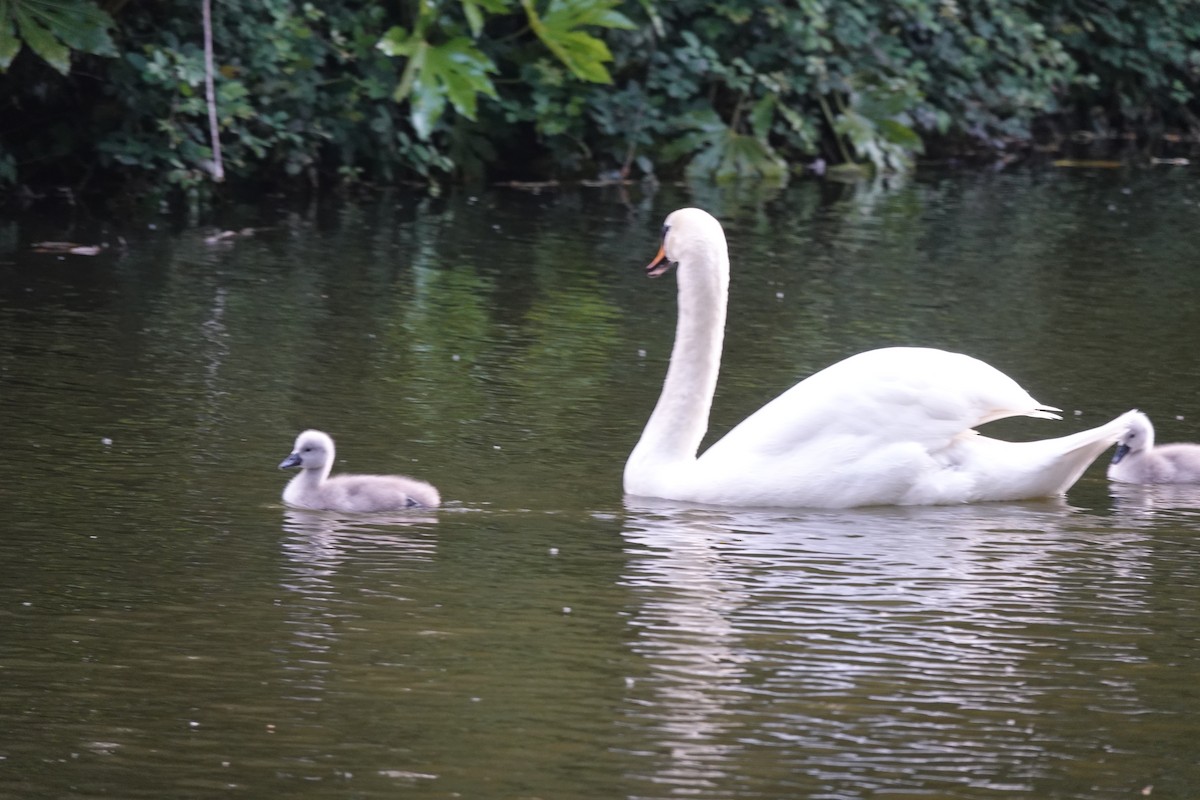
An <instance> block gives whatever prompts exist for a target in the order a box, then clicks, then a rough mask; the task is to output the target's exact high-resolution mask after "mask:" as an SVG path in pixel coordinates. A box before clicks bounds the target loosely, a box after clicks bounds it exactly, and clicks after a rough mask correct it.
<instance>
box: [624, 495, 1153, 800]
mask: <svg viewBox="0 0 1200 800" xmlns="http://www.w3.org/2000/svg"><path fill="white" fill-rule="evenodd" d="M627 511H628V518H627V522H626V525H625V531H624V537H625V540H626V543H627V551H628V553H629V555H630V559H629V562H628V566H627V568H626V570H625V574H624V576H623V583H624V584H625V585H626V586H627V587H628V588H629V589H630V590H631V591H632V592H633V593H634V595H635V597H636V600H637V611H636V613H635V615H634V618H633V619H632V622H631V624H632V628H633V636H632V639H631V642H632V645H631V646H632V648H633V650H634V651H635V653H636V654H638V655H640V656H641V657H642V660H643V664H644V667H645V673H644V674H643V676H642V677H641V678H640V679H637V680H636V681H635V682H634V685H633V688H632V689H631V698H630V699H631V702H633V703H634V704H635V710H634V711H633V712H632V713H631V716H632V717H634V718H635V719H637V720H639V722H640V724H642V725H647V726H651V727H652V728H655V729H656V730H657V734H656V736H657V738H658V740H659V741H660V742H661V743H662V745H663V747H664V750H665V751H666V752H668V753H669V757H666V758H665V759H660V760H659V762H658V763H657V764H656V766H655V769H654V772H653V774H651V775H647V776H644V777H646V778H647V779H649V780H652V781H654V782H655V783H662V784H670V785H672V786H674V787H675V789H676V790H678V791H697V790H700V791H714V790H716V789H719V788H721V787H725V788H729V786H728V785H727V783H732V782H736V781H737V780H738V777H737V776H738V774H745V771H746V770H747V769H753V770H755V771H756V772H759V773H761V770H762V769H763V768H764V766H763V765H764V764H772V765H774V766H773V767H769V768H768V769H776V770H779V771H781V772H782V773H785V774H786V780H787V781H788V782H790V783H791V784H792V785H794V786H795V787H796V790H797V791H798V792H801V793H803V792H806V791H818V790H821V791H829V790H833V789H835V788H836V787H841V788H843V789H844V788H847V787H850V786H853V787H856V789H857V790H864V789H866V788H871V787H876V788H880V789H883V788H888V789H892V790H897V789H924V790H928V789H930V788H931V787H937V786H943V788H949V787H950V786H952V785H971V786H990V787H992V788H993V789H994V788H997V787H1002V788H1005V789H1006V790H1009V791H1011V790H1017V789H1028V788H1030V786H1031V785H1032V784H1031V782H1032V780H1033V779H1034V778H1035V777H1037V774H1038V770H1039V769H1040V766H1039V765H1040V764H1042V763H1043V762H1044V759H1043V758H1042V756H1040V755H1039V754H1040V753H1042V749H1041V748H1042V747H1043V744H1044V739H1043V737H1044V736H1045V735H1046V733H1047V732H1046V731H1045V730H1043V729H1042V725H1043V724H1044V723H1043V718H1044V715H1048V714H1049V715H1052V714H1053V713H1054V709H1055V707H1056V703H1059V702H1064V703H1068V704H1070V703H1073V702H1077V701H1081V702H1093V701H1095V702H1103V703H1104V704H1105V706H1106V707H1109V708H1114V707H1115V708H1125V707H1128V708H1131V709H1132V708H1137V707H1138V698H1137V696H1136V691H1135V689H1134V688H1133V686H1132V684H1131V682H1130V680H1129V679H1127V677H1125V673H1123V672H1122V670H1121V669H1120V667H1119V665H1122V664H1123V665H1125V666H1126V667H1128V665H1130V664H1138V663H1141V662H1142V661H1143V660H1144V656H1143V655H1142V654H1141V653H1140V652H1139V650H1138V643H1137V635H1136V633H1137V631H1136V630H1130V629H1128V628H1127V627H1126V626H1127V625H1130V624H1134V623H1131V622H1130V619H1131V618H1136V616H1137V615H1139V614H1142V613H1145V612H1146V609H1147V603H1146V598H1145V597H1144V596H1143V592H1144V591H1145V589H1144V584H1145V581H1144V577H1145V576H1144V574H1143V573H1144V569H1145V564H1146V555H1147V552H1146V550H1147V548H1146V542H1145V537H1144V535H1143V534H1141V533H1137V532H1133V533H1130V532H1128V531H1121V530H1117V529H1113V528H1111V527H1109V528H1105V527H1104V526H1103V525H1104V518H1102V517H1097V516H1094V515H1090V514H1086V513H1083V512H1080V511H1079V510H1076V509H1072V508H1070V507H1069V506H1067V504H1066V503H1065V502H1063V501H1044V502H1037V503H1023V504H997V505H988V504H984V505H959V506H946V507H932V508H931V507H919V508H913V507H903V508H897V507H887V508H873V509H860V510H854V511H790V512H789V511H779V510H771V511H734V510H729V509H716V508H709V509H703V508H702V509H697V508H694V507H692V508H687V507H683V506H678V505H674V504H671V503H669V502H652V501H651V502H648V501H645V500H641V499H639V500H638V501H636V503H634V502H632V501H627ZM1101 586H1103V587H1104V591H1103V593H1100V594H1098V593H1097V590H1098V588H1099V587H1101ZM1114 614H1116V615H1118V616H1119V617H1120V618H1121V619H1120V621H1119V622H1113V621H1111V620H1112V616H1113V615H1114ZM1105 620H1109V622H1106V621H1105ZM1106 626H1107V627H1106ZM1081 630H1082V631H1084V632H1083V633H1082V634H1081V633H1080V632H1081ZM1078 659H1083V660H1085V661H1086V662H1089V663H1090V662H1091V661H1093V660H1100V661H1102V662H1105V663H1107V664H1112V665H1118V666H1114V667H1113V668H1111V669H1105V668H1101V669H1100V671H1101V672H1103V673H1105V674H1104V675H1103V680H1101V681H1097V680H1096V679H1095V676H1094V675H1091V676H1089V677H1086V678H1084V679H1080V678H1079V675H1078V672H1079V669H1080V665H1079V664H1076V663H1074V662H1075V661H1076V660H1078ZM1093 671H1095V670H1093ZM1101 685H1102V688H1103V698H1100V697H1098V696H1097V697H1092V695H1093V694H1095V693H1096V692H1097V691H1098V690H1099V688H1100V686H1101ZM1088 746H1089V747H1090V746H1091V745H1088ZM751 764H752V765H753V766H750V765H751ZM780 779H781V780H783V779H785V778H783V777H781V778H780Z"/></svg>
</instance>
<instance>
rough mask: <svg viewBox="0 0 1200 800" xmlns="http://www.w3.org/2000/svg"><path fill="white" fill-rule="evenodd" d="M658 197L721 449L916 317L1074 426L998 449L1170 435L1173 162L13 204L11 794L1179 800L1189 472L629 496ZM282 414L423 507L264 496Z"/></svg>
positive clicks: (9, 331) (2, 313)
mask: <svg viewBox="0 0 1200 800" xmlns="http://www.w3.org/2000/svg"><path fill="white" fill-rule="evenodd" d="M689 204H699V205H703V206H704V207H706V208H709V209H711V210H713V211H714V212H715V213H717V214H718V215H719V216H720V217H721V218H722V220H723V222H724V223H725V224H726V229H727V233H728V236H729V240H730V246H731V252H732V260H733V265H734V275H733V285H732V289H731V312H730V323H729V330H728V339H727V349H726V356H725V362H724V366H723V372H722V376H721V382H720V387H719V390H718V394H717V398H716V403H715V406H714V416H713V424H712V434H713V435H714V436H715V435H719V434H720V433H721V432H723V431H724V430H727V429H728V428H729V427H730V426H731V425H733V424H734V423H735V422H736V421H737V420H739V419H740V418H741V417H743V416H744V415H745V414H747V413H749V412H750V411H752V410H753V409H755V408H757V407H758V406H759V405H761V404H762V403H763V402H765V401H766V400H767V399H769V398H770V397H772V396H774V395H775V394H776V393H778V392H780V391H782V390H783V389H785V388H787V387H788V386H790V385H791V384H792V383H794V382H795V380H796V379H798V378H799V377H802V376H803V375H806V374H808V373H810V372H812V371H814V370H816V369H819V368H820V367H822V366H824V365H826V364H828V363H831V362H832V361H834V360H837V359H839V358H841V357H844V356H846V355H850V354H852V353H854V352H857V351H859V350H862V349H866V348H870V347H879V346H886V345H892V344H922V345H932V346H938V347H944V348H949V349H955V350H961V351H964V352H968V353H971V354H973V355H976V356H979V357H981V358H984V359H986V360H988V361H989V362H991V363H993V364H994V365H996V366H997V367H999V368H1000V369H1002V370H1004V371H1005V372H1007V373H1009V374H1010V375H1012V376H1013V377H1015V378H1017V379H1018V380H1019V381H1020V382H1021V383H1022V384H1023V385H1025V386H1026V387H1027V388H1028V389H1030V391H1031V392H1032V393H1033V394H1034V396H1036V397H1037V398H1038V399H1039V400H1041V401H1042V402H1045V403H1050V404H1053V405H1056V406H1060V407H1062V408H1063V409H1064V410H1065V411H1066V415H1065V416H1066V418H1065V419H1064V420H1063V421H1062V422H1047V421H1042V420H1012V421H1005V422H1004V423H1000V424H997V425H993V426H990V427H991V428H992V429H993V432H995V434H996V435H1000V436H1007V437H1013V438H1029V437H1034V436H1050V435H1060V434H1062V433H1067V432H1070V431H1074V430H1079V429H1082V428H1084V427H1089V426H1091V425H1095V424H1099V423H1100V422H1102V421H1104V420H1106V419H1108V418H1111V417H1112V416H1115V415H1116V414H1118V413H1120V412H1122V411H1124V410H1126V409H1128V408H1130V407H1134V406H1136V407H1140V408H1142V409H1143V410H1145V411H1147V412H1148V413H1149V414H1150V415H1151V417H1152V418H1153V419H1154V420H1155V422H1156V423H1157V427H1158V434H1159V438H1160V440H1161V441H1171V440H1182V439H1192V440H1200V408H1198V407H1197V400H1196V387H1197V385H1200V367H1198V366H1197V362H1196V359H1195V356H1194V342H1195V341H1196V340H1197V337H1198V334H1200V304H1197V303H1196V302H1195V298H1196V297H1197V296H1198V292H1200V270H1198V269H1196V266H1197V264H1196V258H1195V252H1196V248H1195V242H1194V240H1195V236H1194V230H1195V219H1196V214H1197V213H1198V212H1200V205H1198V204H1200V188H1197V184H1196V181H1195V176H1194V175H1193V174H1191V173H1190V172H1187V171H1175V172H1164V171H1157V172H1154V171H1146V172H1108V171H1097V172H1087V171H1081V172H1070V173H1068V172H1059V173H1028V174H1014V175H1003V174H999V175H982V176H981V175H929V176H925V177H923V178H921V179H920V180H915V181H912V182H910V183H907V184H904V185H898V186H890V187H887V186H859V187H845V186H837V185H834V184H828V185H818V184H802V185H796V186H793V187H791V188H788V189H787V190H784V191H782V192H779V193H776V194H774V195H772V196H767V197H762V196H758V197H755V196H753V195H751V194H737V193H732V192H720V191H713V190H696V191H694V192H689V191H688V190H685V189H682V188H678V187H664V188H662V189H660V190H658V191H656V192H647V191H644V190H641V189H630V190H628V191H624V192H620V191H616V190H587V191H583V190H579V191H576V190H564V191H562V192H554V193H543V194H528V193H519V192H511V191H505V190H495V191H489V192H486V193H480V194H476V195H471V194H468V193H465V192H464V193H461V194H458V195H455V196H452V197H450V198H448V199H444V200H440V201H429V200H424V199H421V198H419V197H415V196H392V197H386V198H382V199H381V200H380V201H378V202H371V203H355V204H349V203H341V204H332V203H331V204H327V205H322V206H315V207H313V208H305V209H300V210H297V209H294V208H290V209H288V208H282V209H267V210H262V209H256V210H253V211H244V212H242V211H229V212H227V215H226V216H225V217H223V218H221V219H218V220H214V222H215V223H217V224H219V225H220V226H221V227H222V228H228V229H240V228H243V227H246V226H253V227H256V228H257V229H258V232H257V234H256V235H255V236H253V237H248V238H235V239H233V240H230V241H226V242H223V243H220V244H210V243H207V242H206V241H205V239H206V237H207V236H208V235H209V234H211V233H212V231H211V230H208V229H192V228H186V229H177V228H172V227H171V226H169V225H166V224H164V223H163V222H162V221H158V222H157V224H155V225H154V226H153V227H151V226H150V225H149V224H148V222H147V221H140V222H136V223H134V222H124V223H121V224H115V223H108V225H107V226H103V225H99V224H93V223H91V222H87V221H84V222H80V221H73V222H69V223H61V222H59V221H58V220H55V219H51V218H48V217H38V218H34V217H26V218H22V219H19V220H13V221H9V222H6V223H2V224H0V243H3V246H4V248H5V251H4V252H3V253H0V415H2V419H3V420H4V426H5V442H4V446H3V451H4V458H3V459H0V513H2V515H3V520H4V523H3V530H2V532H0V620H2V628H0V796H3V797H13V798H67V797H93V796H109V797H126V798H139V797H145V798H161V797H173V798H207V797H216V796H234V795H241V796H248V797H310V798H333V797H337V798H342V797H361V798H373V797H394V796H396V795H397V794H403V795H412V796H421V797H431V798H452V797H514V798H549V797H555V798H596V800H602V799H605V798H613V797H628V798H670V797H691V798H696V797H699V798H739V799H740V798H759V797H810V798H860V797H867V796H870V797H913V796H917V797H920V796H926V797H931V798H970V799H971V800H974V799H975V798H999V797H1013V796H1030V797H1035V796H1036V797H1056V798H1105V797H1112V798H1117V797H1130V796H1142V795H1143V794H1150V795H1151V796H1154V797H1167V798H1172V797H1179V798H1185V797H1192V796H1194V792H1195V787H1196V786H1200V747H1198V746H1197V744H1196V742H1197V741H1200V721H1198V720H1200V717H1197V715H1196V714H1194V713H1192V710H1193V707H1194V706H1195V703H1196V699H1197V688H1196V687H1197V686H1200V574H1198V573H1200V567H1198V566H1197V565H1198V564H1200V543H1198V542H1200V538H1198V534H1197V527H1198V522H1200V489H1192V488H1186V487H1185V488H1175V489H1170V488H1158V489H1153V488H1151V489H1143V488H1137V487H1132V488H1119V487H1110V486H1109V485H1108V484H1107V482H1106V481H1105V479H1104V472H1103V463H1097V464H1096V465H1095V466H1094V467H1093V468H1092V469H1091V470H1090V471H1089V472H1088V473H1087V474H1086V475H1085V476H1084V478H1083V479H1082V480H1081V481H1080V483H1079V484H1077V486H1076V487H1075V488H1074V489H1073V490H1072V491H1071V492H1070V493H1069V495H1068V496H1067V497H1066V498H1065V499H1062V500H1053V501H1040V502H1033V503H1014V504H991V505H977V506H964V507H950V508H917V509H912V508H908V509H864V510H857V511H847V512H830V511H803V510H797V511H754V510H714V509H697V508H688V507H686V506H678V505H675V504H670V503H663V504H658V503H648V502H645V501H632V500H630V501H627V500H626V499H625V498H623V497H622V494H621V491H620V473H621V469H622V466H623V463H624V458H625V456H626V455H627V453H628V451H629V450H630V449H631V448H632V446H633V443H634V442H635V441H636V439H637V436H638V434H639V433H640V430H641V426H642V424H643V423H644V421H645V419H646V417H647V415H648V414H649V411H650V409H651V408H652V406H653V403H654V399H655V397H656V395H657V391H658V388H659V386H660V385H661V380H662V376H663V372H664V369H665V364H666V357H667V355H668V352H669V348H670V344H671V340H672V337H673V335H674V283H673V280H672V279H670V278H668V279H664V280H659V281H650V280H647V279H646V278H645V277H644V276H643V275H642V272H641V269H640V267H642V266H643V265H644V264H645V263H646V262H647V261H648V260H649V258H650V257H651V256H652V255H653V253H654V251H655V249H656V247H657V239H658V233H659V228H660V226H661V223H662V218H663V217H664V216H665V215H666V214H667V213H668V212H669V211H670V210H672V209H673V208H675V207H678V206H681V205H689ZM117 234H120V235H121V236H122V237H123V238H124V240H125V243H126V244H125V245H124V246H123V247H120V246H114V247H112V248H110V249H108V250H107V251H105V252H104V253H103V254H101V255H99V256H96V257H92V258H88V257H82V256H65V257H60V256H55V255H47V254H38V253H34V252H32V250H31V248H30V244H31V243H32V242H34V241H38V240H41V239H76V240H88V241H97V240H101V239H104V240H108V241H112V242H116V241H117V239H116V235H117ZM89 237H90V238H89ZM305 427H320V428H323V429H325V430H327V431H329V432H330V433H331V434H333V435H334V436H335V437H336V439H337V442H338V445H339V464H338V468H339V469H343V470H348V471H403V472H410V473H412V474H415V475H418V476H420V477H423V478H425V479H428V480H430V481H432V482H433V483H435V484H437V485H438V486H439V488H440V489H441V490H442V494H443V496H444V497H445V498H446V499H447V500H448V501H449V502H448V505H447V506H446V507H445V508H443V509H441V510H438V511H436V512H432V513H424V514H397V515H374V516H360V517H340V516H338V515H336V514H327V513H317V512H297V511H290V510H286V509H284V508H283V507H282V506H281V505H280V503H279V493H280V491H281V489H282V486H283V483H284V481H285V480H286V478H287V476H286V475H285V474H283V473H281V472H279V471H278V470H276V469H275V465H276V464H277V463H278V462H279V461H280V460H281V459H282V458H283V457H284V456H285V455H286V454H287V452H288V450H289V449H290V446H291V442H292V439H293V438H294V436H295V434H296V433H297V432H298V431H299V430H301V429H302V428H305Z"/></svg>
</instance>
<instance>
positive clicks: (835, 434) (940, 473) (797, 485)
mask: <svg viewBox="0 0 1200 800" xmlns="http://www.w3.org/2000/svg"><path fill="white" fill-rule="evenodd" d="M663 231H664V233H663V249H662V251H661V252H660V254H659V258H657V259H655V261H654V262H653V263H652V264H651V267H650V268H648V271H649V272H650V274H651V275H659V274H662V272H663V271H665V269H666V267H665V265H662V264H660V262H662V261H663V259H664V258H665V259H666V261H668V262H676V263H677V264H678V265H679V268H678V270H677V274H678V284H679V289H678V291H679V318H678V321H677V324H676V332H675V345H674V348H673V350H672V352H671V362H670V366H669V367H668V369H667V377H666V379H665V380H664V382H663V390H662V394H661V395H660V397H659V401H658V404H657V405H656V406H655V409H654V412H653V413H652V414H651V417H650V420H649V422H647V424H646V428H645V430H644V431H643V433H642V438H641V440H640V441H639V442H638V444H637V446H636V447H635V448H634V450H633V453H632V454H631V455H630V457H629V460H628V462H627V463H626V465H625V479H624V483H625V491H626V493H627V494H630V495H638V496H644V497H661V498H667V499H672V500H686V501H693V502H699V503H710V504H717V505H742V506H758V505H762V506H795V507H803V506H811V507H826V508H838V507H850V506H862V505H893V504H903V505H909V504H913V505H916V504H938V503H960V502H973V501H985V500H1019V499H1024V498H1031V497H1048V496H1053V495H1057V494H1061V493H1063V492H1065V491H1066V490H1067V489H1068V488H1069V487H1070V486H1071V485H1072V484H1073V483H1074V482H1075V481H1076V480H1078V479H1079V476H1080V475H1082V474H1083V471H1084V470H1085V469H1087V467H1088V465H1089V464H1091V463H1092V461H1093V460H1095V458H1096V457H1097V456H1099V455H1100V453H1101V452H1103V450H1105V449H1106V448H1107V447H1109V446H1110V445H1112V444H1113V443H1114V442H1115V441H1116V440H1117V438H1118V437H1119V436H1120V435H1121V432H1122V431H1123V430H1124V428H1125V424H1126V423H1125V422H1124V421H1123V420H1124V419H1125V417H1121V418H1118V419H1116V420H1113V421H1111V422H1109V423H1107V424H1105V425H1102V426H1100V427H1098V428H1094V429H1092V430H1088V431H1083V432H1080V433H1076V434H1072V435H1070V436H1064V437H1060V438H1057V439H1048V440H1042V441H1036V442H1024V443H1014V442H1003V441H999V440H996V439H989V438H987V437H984V436H981V435H979V434H978V433H977V432H976V431H974V430H973V429H974V427H976V426H978V425H982V424H984V423H986V422H991V421H993V420H997V419H1003V418H1005V417H1013V416H1028V417H1041V418H1047V419H1057V418H1058V415H1057V414H1055V413H1054V412H1055V411H1057V410H1058V409H1055V408H1053V407H1051V406H1046V405H1043V404H1041V403H1038V402H1037V401H1036V400H1034V399H1033V397H1031V396H1030V395H1029V393H1028V392H1026V391H1025V390H1024V389H1022V388H1021V387H1020V386H1019V385H1018V384H1017V383H1016V382H1015V381H1014V380H1012V379H1011V378H1009V377H1008V376H1007V375H1005V374H1003V373H1002V372H1000V371H999V370H996V369H994V368H993V367H991V366H989V365H988V364H985V363H984V362H982V361H980V360H978V359H975V358H972V357H970V356H965V355H961V354H958V353H948V352H945V351H943V350H935V349H930V348H917V347H895V348H885V349H881V350H871V351H868V352H865V353H860V354H858V355H855V356H851V357H850V358H847V359H845V360H844V361H841V362H839V363H837V364H834V365H833V366H831V367H828V368H826V369H824V370H822V371H820V372H818V373H816V374H815V375H812V376H811V377H809V378H807V379H805V380H803V381H801V382H800V383H798V384H796V385H795V386H793V387H792V388H791V389H789V390H788V391H787V392H784V393H783V394H782V395H780V396H779V397H777V398H776V399H774V400H772V401H771V402H770V403H768V404H767V405H765V406H763V407H762V408H761V409H759V410H758V411H757V412H755V413H754V414H752V415H751V416H750V417H748V418H747V419H746V420H745V421H743V422H742V423H741V424H739V425H738V426H737V427H735V428H734V429H733V430H731V431H730V432H729V433H728V434H727V435H726V436H725V437H724V438H722V439H721V440H720V441H718V442H717V443H716V444H714V445H713V446H712V447H710V448H709V449H708V450H707V451H706V452H705V453H704V454H702V455H700V456H699V457H698V458H697V456H696V453H697V450H698V449H699V446H700V442H701V440H702V439H703V437H704V433H705V430H706V428H707V426H708V414H709V410H710V407H711V403H712V396H713V393H714V391H715V389H716V381H717V373H718V372H719V369H720V360H721V347H722V342H723V338H724V325H725V309H726V303H727V296H728V281H729V256H728V250H727V247H726V243H725V235H724V232H723V230H722V229H721V226H720V223H718V222H717V221H716V219H714V218H713V217H712V216H710V215H709V214H707V213H706V212H704V211H701V210H699V209H680V210H679V211H676V212H674V213H672V214H671V215H670V216H668V217H667V221H666V224H665V225H664V228H663Z"/></svg>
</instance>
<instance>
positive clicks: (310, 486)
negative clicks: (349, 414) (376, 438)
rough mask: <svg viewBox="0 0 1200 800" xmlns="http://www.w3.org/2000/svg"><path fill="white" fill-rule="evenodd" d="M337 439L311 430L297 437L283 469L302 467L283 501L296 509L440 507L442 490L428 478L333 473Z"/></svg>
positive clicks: (378, 509)
mask: <svg viewBox="0 0 1200 800" xmlns="http://www.w3.org/2000/svg"><path fill="white" fill-rule="evenodd" d="M334 454H335V450H334V445H333V439H332V438H330V437H329V435H328V434H326V433H323V432H321V431H316V430H307V431H304V432H303V433H301V434H300V435H299V436H297V437H296V444H295V446H294V447H293V448H292V452H291V455H289V456H288V457H287V458H285V459H284V460H283V462H282V463H281V464H280V465H279V468H280V469H291V468H294V467H299V468H300V473H299V474H298V475H296V477H294V478H292V479H291V480H290V481H288V484H287V486H286V487H284V490H283V502H285V503H287V504H288V505H289V506H294V507H296V508H308V509H314V510H328V511H352V512H362V511H402V510H404V509H409V508H436V507H437V506H438V505H440V504H441V497H440V496H439V495H438V490H437V489H435V488H434V487H433V486H431V485H430V484H428V483H426V482H425V481H420V480H417V479H415V478H409V477H406V476H403V475H336V476H334V477H330V476H329V472H330V470H332V469H333V460H334Z"/></svg>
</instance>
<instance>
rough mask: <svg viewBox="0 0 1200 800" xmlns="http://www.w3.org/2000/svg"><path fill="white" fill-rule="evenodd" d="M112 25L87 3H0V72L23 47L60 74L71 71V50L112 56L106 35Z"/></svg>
mask: <svg viewBox="0 0 1200 800" xmlns="http://www.w3.org/2000/svg"><path fill="white" fill-rule="evenodd" d="M113 25H114V23H113V20H112V17H110V16H109V15H108V14H106V13H105V12H104V11H101V10H100V8H98V7H97V6H96V5H95V3H92V2H89V0H0V70H6V69H8V67H9V65H10V64H12V61H13V59H14V58H16V57H17V54H18V53H20V52H21V47H22V45H23V44H25V45H28V46H29V49H30V50H32V51H33V52H34V53H36V54H37V55H38V56H40V57H41V58H42V59H44V60H45V61H46V63H48V64H49V65H50V66H52V67H54V69H56V70H58V71H59V72H60V73H62V74H63V75H66V74H67V73H69V72H70V71H71V51H72V50H78V51H81V52H84V53H92V54H94V55H100V56H115V55H116V54H117V50H116V47H115V46H114V45H113V41H112V39H111V38H110V37H109V35H108V29H109V28H111V27H113Z"/></svg>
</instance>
